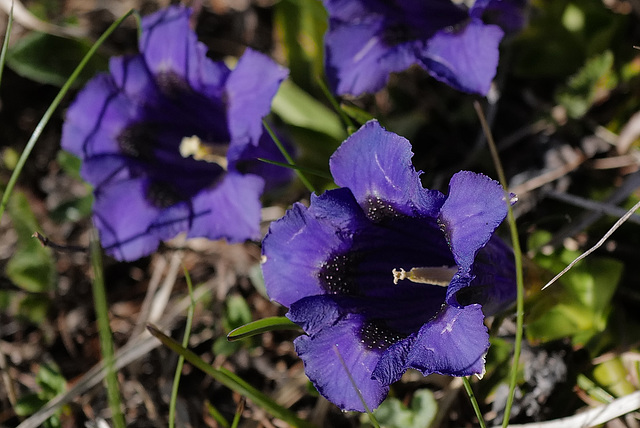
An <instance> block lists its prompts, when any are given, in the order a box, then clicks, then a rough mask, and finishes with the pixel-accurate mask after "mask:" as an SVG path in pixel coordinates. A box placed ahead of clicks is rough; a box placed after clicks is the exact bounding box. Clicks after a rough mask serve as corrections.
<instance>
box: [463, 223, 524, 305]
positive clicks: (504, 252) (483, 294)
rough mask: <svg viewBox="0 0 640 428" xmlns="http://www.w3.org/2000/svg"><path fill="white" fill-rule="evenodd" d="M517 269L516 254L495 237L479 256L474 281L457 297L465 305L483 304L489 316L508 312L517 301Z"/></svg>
mask: <svg viewBox="0 0 640 428" xmlns="http://www.w3.org/2000/svg"><path fill="white" fill-rule="evenodd" d="M515 274H516V268H515V260H514V257H513V251H512V250H511V248H509V247H508V246H507V245H506V244H505V243H504V242H503V241H502V239H500V238H499V237H497V236H496V235H493V236H492V237H491V239H489V242H487V244H486V245H485V246H484V247H483V248H482V249H481V250H480V251H478V254H476V259H475V262H474V264H473V276H474V278H473V280H472V281H471V284H470V286H469V287H467V288H465V289H462V290H460V291H459V292H458V294H456V299H457V300H458V302H460V303H462V304H463V305H466V304H469V303H479V304H481V305H482V312H484V314H485V315H493V314H495V313H497V312H500V311H502V310H505V309H506V308H508V307H509V306H511V305H512V304H513V302H514V301H515V298H516V279H515Z"/></svg>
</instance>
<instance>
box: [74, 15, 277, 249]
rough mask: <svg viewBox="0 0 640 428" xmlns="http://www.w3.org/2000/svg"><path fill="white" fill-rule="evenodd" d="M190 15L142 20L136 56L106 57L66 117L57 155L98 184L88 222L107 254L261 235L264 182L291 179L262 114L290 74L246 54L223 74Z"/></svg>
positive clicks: (263, 58)
mask: <svg viewBox="0 0 640 428" xmlns="http://www.w3.org/2000/svg"><path fill="white" fill-rule="evenodd" d="M190 15H191V10H190V9H188V8H184V7H177V6H174V7H169V8H167V9H164V10H161V11H159V12H157V13H154V14H152V15H149V16H146V17H144V18H143V19H142V35H141V39H140V43H139V48H140V53H139V54H137V55H133V56H126V57H117V58H112V59H111V61H110V63H109V73H103V74H100V75H98V76H96V77H95V78H94V79H92V80H91V81H90V82H89V83H88V84H87V85H86V87H85V88H84V89H83V90H82V91H81V92H80V93H79V94H78V96H77V98H76V100H75V101H74V102H73V104H72V105H71V107H70V108H69V110H68V112H67V118H66V122H65V124H64V128H63V133H62V147H63V148H64V149H66V150H68V151H70V152H72V153H74V154H76V155H77V156H79V157H80V158H81V159H82V161H83V165H82V170H81V174H82V176H83V178H84V179H85V180H87V181H88V182H89V183H91V184H92V185H93V186H94V193H95V204H94V222H95V224H96V227H97V228H98V230H99V232H100V238H101V241H102V245H103V247H104V248H105V250H106V251H107V252H108V253H110V254H111V255H113V256H114V257H116V258H118V259H123V260H133V259H137V258H139V257H142V256H144V255H147V254H149V253H151V252H152V251H154V250H155V249H156V248H157V246H158V244H159V242H160V241H162V240H166V239H169V238H172V237H174V236H175V235H176V234H178V233H180V232H185V231H186V232H187V236H188V237H197V236H198V237H207V238H210V239H219V238H226V239H228V240H229V241H231V242H238V241H243V240H246V239H254V238H257V237H258V236H259V221H260V208H261V204H260V196H261V194H262V192H263V189H264V187H265V185H269V184H272V183H274V182H278V181H281V180H283V179H286V178H287V177H288V175H289V174H288V173H287V172H286V171H283V169H282V168H280V169H276V167H269V166H265V165H260V162H259V161H257V160H256V158H257V157H266V158H272V159H274V160H281V159H280V156H279V155H278V154H275V152H276V149H275V145H274V144H273V142H271V141H270V140H269V137H268V136H265V135H266V133H264V135H263V129H262V122H261V120H262V117H263V116H264V115H266V114H267V113H268V112H269V109H270V105H271V99H272V98H273V96H274V95H275V93H276V91H277V89H278V87H279V85H280V82H281V81H282V80H283V79H284V78H285V77H286V75H287V70H286V69H284V68H283V67H280V66H278V65H277V64H275V63H274V62H273V61H272V60H271V59H269V58H268V57H266V56H264V55H262V54H260V53H257V52H255V51H252V50H250V49H247V51H246V52H245V53H244V55H243V56H242V57H241V58H240V60H239V61H238V64H237V66H236V67H235V68H234V69H233V70H230V69H229V68H227V66H226V65H224V63H222V62H214V61H212V60H210V59H209V58H207V56H206V51H207V50H206V47H205V46H204V45H203V44H201V43H199V42H198V40H197V38H196V35H195V33H194V32H193V31H192V29H191V28H190V27H189V17H190Z"/></svg>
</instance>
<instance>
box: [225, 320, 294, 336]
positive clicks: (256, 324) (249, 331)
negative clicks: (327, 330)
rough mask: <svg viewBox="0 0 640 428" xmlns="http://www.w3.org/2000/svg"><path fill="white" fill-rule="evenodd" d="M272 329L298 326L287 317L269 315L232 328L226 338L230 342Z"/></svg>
mask: <svg viewBox="0 0 640 428" xmlns="http://www.w3.org/2000/svg"><path fill="white" fill-rule="evenodd" d="M273 330H300V326H298V325H297V324H295V323H294V322H293V321H290V320H289V319H288V318H287V317H269V318H263V319H261V320H257V321H253V322H250V323H248V324H245V325H243V326H242V327H238V328H236V329H234V330H232V331H231V332H230V333H229V334H228V335H227V339H228V340H229V341H231V342H233V341H235V340H240V339H244V338H246V337H251V336H255V335H257V334H262V333H265V332H267V331H273Z"/></svg>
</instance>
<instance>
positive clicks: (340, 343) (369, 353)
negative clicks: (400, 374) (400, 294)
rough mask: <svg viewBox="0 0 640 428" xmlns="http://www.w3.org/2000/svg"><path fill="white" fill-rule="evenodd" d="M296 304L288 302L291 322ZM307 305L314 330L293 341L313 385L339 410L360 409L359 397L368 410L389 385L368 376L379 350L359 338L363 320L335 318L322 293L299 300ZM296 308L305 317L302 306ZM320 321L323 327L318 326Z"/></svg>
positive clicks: (375, 403)
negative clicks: (370, 347)
mask: <svg viewBox="0 0 640 428" xmlns="http://www.w3.org/2000/svg"><path fill="white" fill-rule="evenodd" d="M297 304H298V303H296V304H295V305H294V306H292V309H291V312H290V314H291V315H289V316H290V318H291V319H292V320H293V321H294V322H296V312H297V309H298V308H296V305H297ZM307 305H308V306H310V307H314V308H316V310H315V311H314V313H315V315H316V316H317V318H316V319H314V324H315V328H314V329H313V331H314V333H312V334H311V335H310V336H300V337H298V338H297V339H296V340H295V341H294V344H295V347H296V352H297V353H298V355H299V356H300V358H301V359H302V361H303V362H304V366H305V373H306V374H307V376H308V377H309V379H310V380H311V382H312V383H313V385H314V386H315V387H316V389H317V390H318V392H320V394H322V395H323V396H324V397H326V398H327V399H328V400H329V401H331V402H332V403H334V404H335V405H337V406H338V407H340V408H341V409H342V410H355V411H359V412H364V411H365V407H364V405H363V402H362V401H363V400H364V403H365V404H366V405H367V407H368V408H369V409H370V410H371V409H375V408H376V407H378V406H379V405H380V403H381V402H382V400H384V398H385V397H386V395H387V393H388V390H389V387H388V386H383V385H381V384H380V383H379V382H378V381H376V380H373V379H371V373H372V372H373V368H374V367H375V365H376V364H377V362H378V360H379V358H380V352H379V351H376V350H375V349H374V350H372V349H369V348H368V347H367V345H366V344H364V343H362V341H361V340H360V336H359V334H360V332H361V330H362V328H363V326H364V323H365V320H364V319H363V318H362V317H361V316H358V315H355V314H347V315H345V316H344V317H341V318H340V319H339V320H336V316H337V308H336V307H335V304H334V303H333V302H332V301H331V300H330V299H326V298H324V297H323V296H315V297H309V298H307V299H304V302H301V306H307ZM299 309H300V311H302V312H303V315H304V317H305V318H307V316H308V312H307V310H306V308H304V307H301V308H299ZM322 325H325V326H327V328H320V326H322ZM354 384H355V386H354ZM356 387H357V388H358V390H359V391H360V394H361V396H362V398H361V397H360V395H358V392H357V391H356Z"/></svg>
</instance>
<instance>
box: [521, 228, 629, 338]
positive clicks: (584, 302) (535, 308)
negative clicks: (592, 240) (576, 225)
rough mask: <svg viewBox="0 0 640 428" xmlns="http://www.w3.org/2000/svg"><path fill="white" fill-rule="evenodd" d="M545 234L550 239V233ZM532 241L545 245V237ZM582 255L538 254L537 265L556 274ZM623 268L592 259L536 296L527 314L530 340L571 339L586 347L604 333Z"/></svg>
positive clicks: (615, 263)
mask: <svg viewBox="0 0 640 428" xmlns="http://www.w3.org/2000/svg"><path fill="white" fill-rule="evenodd" d="M536 235H539V234H536ZM543 235H544V237H547V236H548V234H547V233H546V232H543ZM530 241H531V242H533V241H536V242H545V241H544V238H541V236H533V237H532V239H531V240H530ZM579 255H580V252H577V251H569V250H566V249H560V250H557V251H555V252H554V253H552V254H548V255H544V254H538V255H536V257H535V258H534V262H535V263H537V264H538V265H539V266H540V267H542V268H545V269H547V270H548V271H549V272H551V274H553V275H555V274H557V273H558V272H560V271H561V270H562V269H563V268H564V267H566V266H567V265H568V264H569V263H571V261H573V260H574V259H575V258H576V257H578V256H579ZM622 269H623V264H622V263H621V262H619V261H617V260H614V259H610V258H605V257H593V256H592V257H588V258H586V259H585V260H583V261H581V262H580V263H579V264H577V265H576V266H574V268H573V269H572V270H570V271H568V272H567V273H566V274H565V275H564V276H562V277H561V278H560V280H559V283H558V284H557V285H554V286H553V287H550V288H549V289H547V290H545V291H543V292H541V293H539V294H538V295H536V296H534V297H533V298H532V299H531V300H530V301H529V302H528V308H527V311H526V312H525V314H526V324H527V330H526V331H527V336H528V338H529V340H532V341H536V340H538V341H549V340H554V339H559V338H562V337H567V336H568V337H571V338H572V340H573V343H574V344H584V343H586V342H587V341H588V340H589V339H590V338H591V337H593V336H594V335H595V334H597V333H599V332H602V331H604V330H605V328H606V326H607V319H608V316H609V313H610V310H611V299H612V297H613V294H614V293H615V290H616V288H617V286H618V282H619V281H620V278H621V276H622Z"/></svg>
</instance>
